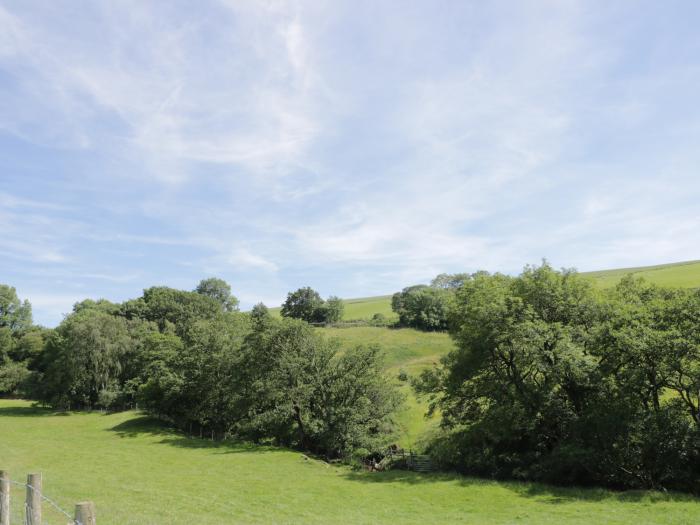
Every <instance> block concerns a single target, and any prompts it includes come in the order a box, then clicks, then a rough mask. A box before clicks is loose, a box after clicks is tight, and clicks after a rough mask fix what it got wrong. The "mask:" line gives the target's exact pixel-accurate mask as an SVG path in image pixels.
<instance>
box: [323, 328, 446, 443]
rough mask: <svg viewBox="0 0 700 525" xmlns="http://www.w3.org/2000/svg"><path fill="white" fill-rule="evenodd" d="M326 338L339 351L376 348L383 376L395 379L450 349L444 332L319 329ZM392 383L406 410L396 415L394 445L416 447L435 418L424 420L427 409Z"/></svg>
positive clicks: (403, 385)
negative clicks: (336, 344) (335, 342)
mask: <svg viewBox="0 0 700 525" xmlns="http://www.w3.org/2000/svg"><path fill="white" fill-rule="evenodd" d="M318 330H320V331H321V332H323V333H324V334H325V335H326V336H328V337H331V338H334V339H337V340H339V341H340V343H341V347H342V348H352V347H355V346H357V345H363V344H364V345H372V344H376V345H379V346H380V347H381V348H382V350H383V351H384V355H385V367H386V370H387V374H388V375H389V376H390V377H392V378H394V379H395V380H396V378H397V377H398V374H399V372H400V371H401V370H404V371H405V372H406V373H407V374H408V375H409V376H415V375H418V374H419V373H420V371H421V370H423V369H424V368H426V367H429V366H432V365H435V364H438V363H439V362H440V358H441V357H442V356H443V355H445V354H447V353H448V352H449V351H450V350H452V348H453V347H454V345H453V343H452V340H451V339H450V337H449V335H447V334H446V333H440V332H420V331H418V330H413V329H411V328H401V329H390V328H376V327H370V326H363V327H353V328H319V329H318ZM396 382H397V383H398V384H399V385H400V386H401V390H402V392H404V394H405V395H406V408H405V410H403V411H402V412H401V413H400V414H399V415H398V418H397V420H398V424H399V427H400V434H399V436H398V437H397V441H398V444H399V445H401V446H402V447H405V448H413V449H415V448H419V447H417V445H418V444H419V443H420V441H421V437H423V436H424V435H425V433H426V432H428V431H430V429H432V428H434V427H435V426H436V425H437V424H438V422H439V421H438V419H439V418H438V417H437V416H434V417H432V418H430V419H426V418H425V417H424V415H425V413H426V411H427V409H428V406H427V403H426V402H425V401H423V400H420V399H417V398H416V396H415V394H414V393H413V391H412V389H411V388H410V386H409V385H408V384H407V383H400V382H399V381H398V380H396Z"/></svg>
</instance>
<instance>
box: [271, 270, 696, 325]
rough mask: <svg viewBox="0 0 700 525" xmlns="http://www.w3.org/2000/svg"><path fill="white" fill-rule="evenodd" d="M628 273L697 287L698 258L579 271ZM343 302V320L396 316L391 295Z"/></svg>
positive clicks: (604, 278) (611, 282)
mask: <svg viewBox="0 0 700 525" xmlns="http://www.w3.org/2000/svg"><path fill="white" fill-rule="evenodd" d="M630 273H631V274H633V275H634V276H635V277H643V278H644V279H646V280H648V281H650V282H652V283H656V284H659V285H662V286H678V287H681V288H700V261H688V262H680V263H671V264H661V265H658V266H640V267H638V268H617V269H613V270H601V271H597V272H583V275H586V276H588V277H591V278H592V279H593V280H594V281H595V283H596V284H597V285H598V286H600V287H601V288H610V287H612V286H615V285H616V284H617V283H618V282H619V281H620V279H622V278H623V277H624V276H625V275H628V274H630ZM344 303H345V312H344V313H343V320H344V321H347V320H350V319H371V318H372V316H373V315H374V314H375V313H382V314H384V315H385V316H387V317H388V318H389V319H396V318H397V316H396V314H395V313H394V312H392V311H391V295H380V296H376V297H361V298H358V299H344ZM270 311H271V312H272V313H273V315H276V316H279V311H280V309H279V308H270Z"/></svg>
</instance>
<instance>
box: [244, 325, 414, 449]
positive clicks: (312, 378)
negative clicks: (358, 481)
mask: <svg viewBox="0 0 700 525" xmlns="http://www.w3.org/2000/svg"><path fill="white" fill-rule="evenodd" d="M238 367H239V370H240V375H239V377H240V378H241V382H240V383H239V386H238V389H239V392H241V395H239V396H238V399H239V403H240V404H239V406H238V407H237V409H236V413H239V414H247V415H248V416H247V417H245V418H244V419H242V420H240V421H239V422H238V423H237V428H238V430H239V432H240V433H242V434H243V435H245V436H248V437H250V438H253V439H262V438H264V437H273V438H274V439H275V440H276V441H277V442H279V443H281V444H285V445H291V446H297V447H300V448H303V449H307V450H312V451H314V452H317V453H320V454H324V455H326V456H328V457H348V456H349V455H350V454H351V453H352V452H353V451H354V450H357V449H363V450H371V451H377V450H380V449H381V447H383V446H385V445H387V444H388V442H389V440H390V439H391V434H392V430H393V423H392V416H393V414H394V413H395V411H396V410H397V408H398V407H399V406H400V404H401V402H402V398H401V396H400V395H399V394H398V392H397V391H396V387H394V386H393V385H392V384H391V383H390V382H388V381H387V380H386V379H385V378H384V376H383V374H382V372H381V358H380V353H379V350H378V349H377V348H356V349H354V350H351V351H348V352H345V353H343V354H342V355H340V356H339V355H338V344H337V342H333V341H329V340H327V339H325V338H324V337H323V336H322V335H320V334H319V333H318V332H316V331H315V330H313V328H312V327H310V326H309V325H308V324H306V323H302V322H299V321H298V320H283V321H281V322H280V321H278V322H276V323H272V324H270V325H269V326H268V327H267V329H266V330H264V331H263V332H254V333H253V334H251V336H250V337H249V338H248V339H247V340H246V344H245V345H244V346H243V349H242V358H241V360H240V361H239V365H238Z"/></svg>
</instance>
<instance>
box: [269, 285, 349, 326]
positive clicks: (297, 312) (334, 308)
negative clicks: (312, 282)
mask: <svg viewBox="0 0 700 525" xmlns="http://www.w3.org/2000/svg"><path fill="white" fill-rule="evenodd" d="M343 309H344V304H343V301H342V300H341V299H340V298H338V297H335V296H331V297H329V298H328V300H327V301H324V300H323V299H321V296H320V295H319V294H318V292H317V291H316V290H313V289H312V288H309V287H306V288H299V289H298V290H296V291H295V292H289V294H287V300H286V301H285V302H284V304H283V305H282V310H281V313H282V317H291V318H293V319H301V320H303V321H306V322H308V323H325V324H328V323H335V322H338V321H340V319H342V317H343Z"/></svg>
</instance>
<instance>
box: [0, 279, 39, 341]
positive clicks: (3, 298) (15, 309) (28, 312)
mask: <svg viewBox="0 0 700 525" xmlns="http://www.w3.org/2000/svg"><path fill="white" fill-rule="evenodd" d="M31 324H32V305H31V304H29V301H27V300H24V301H20V299H19V297H17V290H15V289H14V288H13V287H11V286H7V285H6V284H0V328H9V329H10V330H11V331H13V332H15V331H20V330H24V329H26V328H29V327H30V326H31Z"/></svg>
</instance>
